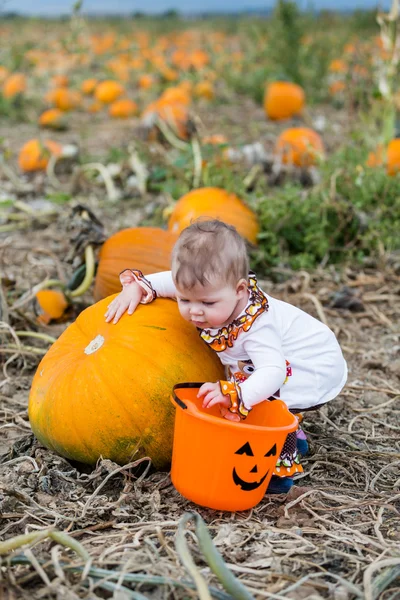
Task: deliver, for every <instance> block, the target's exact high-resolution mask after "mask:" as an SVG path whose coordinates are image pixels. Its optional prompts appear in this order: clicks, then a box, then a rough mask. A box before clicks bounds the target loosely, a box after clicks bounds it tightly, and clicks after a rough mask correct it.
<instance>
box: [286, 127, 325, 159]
mask: <svg viewBox="0 0 400 600" xmlns="http://www.w3.org/2000/svg"><path fill="white" fill-rule="evenodd" d="M275 154H276V155H278V156H279V157H280V159H281V160H282V162H283V163H285V164H293V165H296V166H298V167H309V166H310V165H313V164H315V162H316V160H317V158H318V156H323V154H324V144H323V142H322V139H321V137H320V136H319V135H318V133H317V132H316V131H314V130H313V129H309V128H308V127H292V128H290V129H285V131H282V133H281V134H280V135H279V137H278V139H277V141H276V144H275Z"/></svg>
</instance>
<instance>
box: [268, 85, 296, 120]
mask: <svg viewBox="0 0 400 600" xmlns="http://www.w3.org/2000/svg"><path fill="white" fill-rule="evenodd" d="M304 104H305V94H304V90H303V88H302V87H300V86H299V85H297V84H296V83H290V82H289V81H274V82H273V83H270V84H268V85H267V87H266V90H265V95H264V110H265V113H266V115H267V117H268V118H269V119H273V120H277V121H279V120H281V119H290V118H291V117H294V116H295V115H298V114H299V113H301V111H302V110H303V108H304Z"/></svg>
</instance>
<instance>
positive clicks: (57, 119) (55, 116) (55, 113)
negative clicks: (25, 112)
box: [39, 108, 66, 130]
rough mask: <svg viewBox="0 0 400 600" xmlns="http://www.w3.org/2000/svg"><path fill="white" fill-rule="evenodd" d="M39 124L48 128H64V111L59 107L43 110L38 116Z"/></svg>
mask: <svg viewBox="0 0 400 600" xmlns="http://www.w3.org/2000/svg"><path fill="white" fill-rule="evenodd" d="M39 125H40V126H41V127H47V128H49V129H56V130H60V129H65V128H66V121H65V113H64V112H63V111H62V110H60V109H59V108H50V109H49V110H45V111H44V112H43V113H42V114H41V115H40V117H39Z"/></svg>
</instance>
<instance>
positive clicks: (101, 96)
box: [94, 79, 125, 104]
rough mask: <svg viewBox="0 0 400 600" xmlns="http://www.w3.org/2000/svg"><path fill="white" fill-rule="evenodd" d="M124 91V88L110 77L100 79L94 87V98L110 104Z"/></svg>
mask: <svg viewBox="0 0 400 600" xmlns="http://www.w3.org/2000/svg"><path fill="white" fill-rule="evenodd" d="M124 93H125V90H124V88H123V86H122V85H121V84H120V83H118V82H117V81H113V80H112V79H107V80H106V81H102V82H101V83H99V84H98V85H97V86H96V89H95V90H94V95H95V98H96V100H98V101H99V102H103V103H104V104H111V102H114V101H115V100H116V99H117V98H119V97H120V96H122V94H124Z"/></svg>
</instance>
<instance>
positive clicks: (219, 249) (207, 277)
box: [172, 219, 249, 290]
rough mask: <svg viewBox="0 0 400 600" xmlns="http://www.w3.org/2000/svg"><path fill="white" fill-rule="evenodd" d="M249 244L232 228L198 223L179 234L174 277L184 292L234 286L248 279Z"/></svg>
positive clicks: (173, 257)
mask: <svg viewBox="0 0 400 600" xmlns="http://www.w3.org/2000/svg"><path fill="white" fill-rule="evenodd" d="M248 273H249V258H248V256H247V250H246V243H245V241H244V239H243V238H242V237H241V236H240V235H239V233H238V232H237V231H236V229H235V228H234V227H233V226H232V225H228V224H227V223H224V222H223V221H219V220H218V219H214V220H209V221H205V220H197V221H195V222H194V223H192V224H191V225H190V226H189V227H186V229H184V230H183V231H182V233H181V234H180V236H179V238H178V241H177V242H176V244H175V246H174V249H173V251H172V277H173V279H174V283H175V284H176V285H177V286H178V287H181V288H183V289H189V290H190V289H192V288H193V287H194V286H196V285H197V284H200V285H203V286H204V285H207V284H212V285H215V283H219V282H221V283H224V284H231V285H232V286H233V287H235V286H236V285H237V283H238V281H239V280H240V279H246V280H247V278H248Z"/></svg>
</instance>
